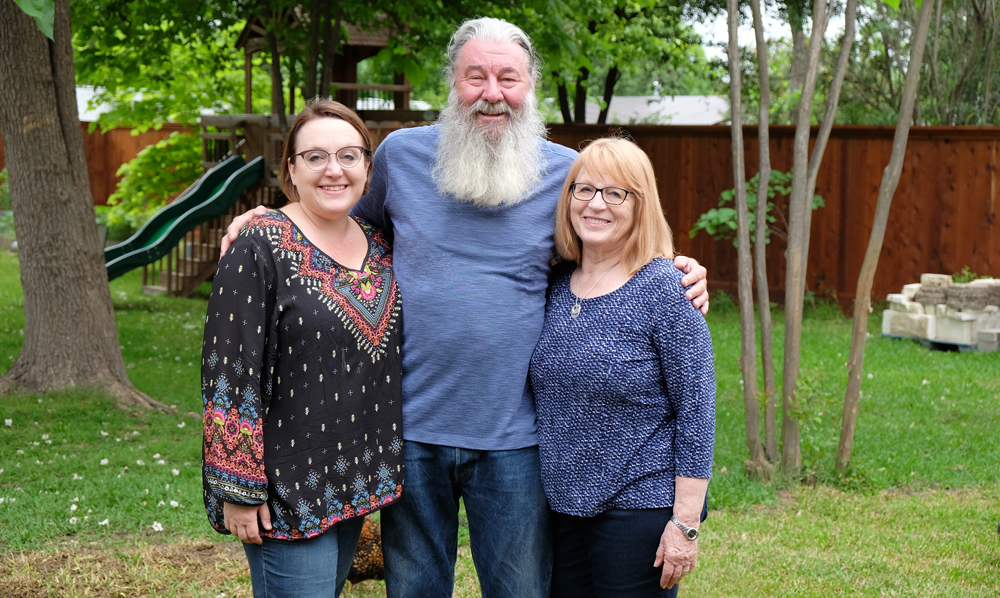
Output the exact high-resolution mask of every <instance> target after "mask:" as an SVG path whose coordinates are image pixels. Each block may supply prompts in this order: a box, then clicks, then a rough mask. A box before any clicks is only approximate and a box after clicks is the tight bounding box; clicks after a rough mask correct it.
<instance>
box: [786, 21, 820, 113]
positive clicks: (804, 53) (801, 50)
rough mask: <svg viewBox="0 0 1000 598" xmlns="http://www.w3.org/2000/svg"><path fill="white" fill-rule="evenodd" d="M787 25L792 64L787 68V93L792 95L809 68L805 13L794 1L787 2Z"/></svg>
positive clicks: (798, 87) (799, 86)
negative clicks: (790, 35) (789, 32)
mask: <svg viewBox="0 0 1000 598" xmlns="http://www.w3.org/2000/svg"><path fill="white" fill-rule="evenodd" d="M788 26H789V27H790V28H791V30H792V64H791V65H790V66H789V68H788V93H790V94H793V95H794V94H795V92H796V91H798V90H800V89H801V88H802V82H803V81H805V78H806V71H807V70H808V68H809V48H808V47H807V46H806V33H805V15H803V14H802V12H801V11H800V9H799V7H798V5H797V3H796V2H794V1H793V2H789V3H788ZM813 26H815V24H814V25H813Z"/></svg>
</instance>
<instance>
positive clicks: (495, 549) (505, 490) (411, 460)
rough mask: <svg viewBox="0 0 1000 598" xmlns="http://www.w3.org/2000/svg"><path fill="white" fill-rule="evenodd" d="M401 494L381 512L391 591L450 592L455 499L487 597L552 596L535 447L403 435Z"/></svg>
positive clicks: (408, 594)
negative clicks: (451, 443)
mask: <svg viewBox="0 0 1000 598" xmlns="http://www.w3.org/2000/svg"><path fill="white" fill-rule="evenodd" d="M403 455H404V461H405V467H406V469H405V478H404V481H403V496H402V498H401V499H400V500H399V501H398V502H397V503H396V504H395V505H393V506H391V507H389V508H387V509H385V510H384V511H383V512H382V550H383V554H384V555H385V586H386V593H387V595H388V597H389V598H451V596H452V593H453V590H454V585H455V558H456V553H457V549H458V500H459V498H462V499H463V500H464V501H465V512H466V516H467V517H468V520H469V536H470V540H471V544H472V560H473V561H474V562H475V564H476V572H477V573H478V575H479V585H480V587H481V589H482V595H483V598H548V595H549V578H550V575H551V571H552V543H551V536H550V530H549V516H548V514H549V508H548V501H546V499H545V493H544V491H543V490H542V479H541V471H540V466H539V461H538V447H530V448H525V449H518V450H510V451H480V450H470V449H460V448H454V447H448V446H439V445H433V444H423V443H420V442H412V441H409V440H408V441H406V442H405V443H404V447H403Z"/></svg>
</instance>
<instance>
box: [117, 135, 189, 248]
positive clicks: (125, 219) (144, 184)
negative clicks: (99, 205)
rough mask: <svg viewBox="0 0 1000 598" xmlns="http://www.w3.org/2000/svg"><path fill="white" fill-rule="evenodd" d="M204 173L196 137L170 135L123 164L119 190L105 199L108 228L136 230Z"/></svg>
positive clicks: (120, 172)
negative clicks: (107, 206) (106, 200)
mask: <svg viewBox="0 0 1000 598" xmlns="http://www.w3.org/2000/svg"><path fill="white" fill-rule="evenodd" d="M202 172H203V169H202V166H201V139H200V138H199V136H198V134H197V133H176V132H175V133H171V134H170V137H169V138H167V139H164V140H162V141H159V142H157V143H155V144H153V145H150V146H148V147H147V148H146V149H144V150H142V151H141V152H139V155H138V156H136V157H135V158H134V159H133V160H131V161H130V162H127V163H125V164H122V166H121V168H119V169H118V173H117V174H118V176H121V177H122V180H121V182H120V183H118V189H116V190H115V192H114V193H113V194H111V196H110V197H108V205H109V206H110V209H109V210H108V211H107V213H106V216H105V218H106V222H107V225H108V226H109V227H125V228H128V229H130V230H135V229H137V228H139V227H140V226H142V225H143V223H145V222H146V220H147V219H148V218H149V216H150V215H152V214H153V213H154V212H156V211H157V210H159V209H160V208H162V207H163V206H165V205H166V204H167V203H168V202H169V201H170V200H171V199H173V198H174V197H175V196H177V195H178V194H179V193H180V192H181V191H183V190H184V189H186V188H187V187H188V185H190V184H191V183H192V182H193V181H195V180H196V179H197V178H198V177H199V176H201V173H202Z"/></svg>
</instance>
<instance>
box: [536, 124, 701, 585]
mask: <svg viewBox="0 0 1000 598" xmlns="http://www.w3.org/2000/svg"><path fill="white" fill-rule="evenodd" d="M555 237H556V247H557V249H558V251H559V254H560V255H561V256H562V257H563V258H564V259H565V260H567V261H566V262H565V263H563V264H561V265H559V266H557V267H556V268H555V269H554V270H553V273H552V278H551V284H550V288H549V297H548V302H547V304H546V312H545V324H544V327H543V331H542V336H541V339H540V340H539V342H538V346H537V347H536V349H535V352H534V355H533V356H532V360H531V383H532V386H533V389H534V392H535V401H536V404H537V409H538V428H539V454H540V458H541V467H542V484H543V486H544V488H545V494H546V496H547V498H548V500H549V504H550V507H551V509H552V513H551V515H552V524H553V548H554V566H553V576H552V596H553V597H563V596H574V597H586V596H595V597H596V596H608V597H612V596H613V597H616V598H621V597H633V596H635V597H639V596H650V597H652V596H657V597H660V596H674V595H676V593H677V590H678V585H677V584H678V582H679V581H680V580H681V578H683V577H684V576H685V575H687V574H688V573H690V572H691V571H692V570H693V569H694V566H695V561H696V558H697V554H698V539H697V538H698V525H699V523H700V522H701V520H702V518H703V513H704V509H705V506H706V505H705V497H706V491H707V488H708V478H710V477H711V472H712V458H713V451H714V437H715V374H714V363H713V356H712V342H711V337H710V336H709V332H708V327H707V325H706V324H705V320H704V318H703V317H702V315H701V314H700V313H699V312H698V310H696V309H695V308H694V307H692V305H691V303H690V302H689V301H688V300H687V299H685V297H684V288H683V287H682V286H681V284H680V280H681V276H682V274H681V273H680V272H678V271H677V269H676V268H674V267H673V263H672V258H673V257H674V251H673V243H672V240H671V233H670V227H669V226H668V225H667V222H666V219H665V218H664V216H663V212H662V209H661V207H660V201H659V195H658V193H657V190H656V179H655V176H654V174H653V167H652V164H651V163H650V161H649V158H648V157H647V156H646V154H645V153H644V152H643V151H642V150H641V149H640V148H639V147H638V146H637V145H635V144H634V143H632V142H631V141H628V140H624V139H600V140H598V141H595V142H593V143H592V144H590V145H589V146H588V147H587V148H585V149H584V150H583V151H582V152H581V153H580V155H579V157H578V158H577V159H576V161H575V162H574V163H573V166H572V167H571V169H570V173H569V176H568V178H567V180H566V183H565V184H564V186H563V189H562V194H561V196H560V198H559V204H558V206H557V208H556V231H555ZM663 588H668V589H666V590H665V589H663Z"/></svg>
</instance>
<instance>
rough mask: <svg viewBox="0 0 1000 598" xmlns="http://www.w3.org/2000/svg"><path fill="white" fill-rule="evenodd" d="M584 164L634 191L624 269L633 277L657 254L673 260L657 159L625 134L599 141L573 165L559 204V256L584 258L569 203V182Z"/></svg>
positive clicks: (631, 198) (573, 258)
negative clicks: (658, 183) (654, 161)
mask: <svg viewBox="0 0 1000 598" xmlns="http://www.w3.org/2000/svg"><path fill="white" fill-rule="evenodd" d="M584 168H586V169H587V172H591V173H607V174H608V175H610V176H611V178H612V180H614V181H615V182H616V183H618V184H619V185H621V186H622V187H624V188H625V189H626V190H628V191H630V192H631V193H629V195H628V198H627V199H626V200H625V201H626V202H633V208H632V210H633V224H632V230H631V231H630V232H629V236H628V239H627V240H626V241H625V248H624V249H623V251H622V260H621V266H622V269H623V270H625V271H626V272H627V273H628V274H629V275H630V276H631V275H633V274H635V273H636V272H638V271H639V269H640V268H642V267H643V266H645V265H646V264H648V263H649V262H651V261H653V260H654V259H655V258H657V257H664V258H667V259H673V257H674V242H673V234H672V233H671V232H670V225H669V224H667V219H666V218H665V217H664V216H663V209H662V208H661V207H660V194H659V193H658V192H657V191H656V176H655V175H654V174H653V164H652V163H651V162H650V161H649V156H647V155H646V152H644V151H642V149H641V148H640V147H639V146H638V145H636V144H635V143H633V142H632V141H629V140H628V139H620V138H605V139H598V140H597V141H594V142H593V143H591V144H590V145H588V146H587V147H586V148H584V150H583V151H582V152H580V155H579V156H578V157H577V159H576V160H575V161H574V162H573V165H572V166H570V169H569V175H568V176H567V177H566V182H564V183H563V187H562V192H561V193H560V194H559V204H558V205H557V206H556V233H555V237H556V250H557V251H558V252H559V255H560V256H562V257H563V258H565V259H567V260H572V261H574V262H576V263H578V264H579V263H580V260H581V257H582V243H581V241H580V237H579V236H578V235H577V234H576V230H574V229H573V222H572V220H571V219H570V210H569V207H570V203H571V202H572V201H574V200H573V198H572V196H571V194H570V185H572V184H573V183H574V182H575V181H576V177H577V175H579V174H580V171H581V170H583V169H584Z"/></svg>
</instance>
